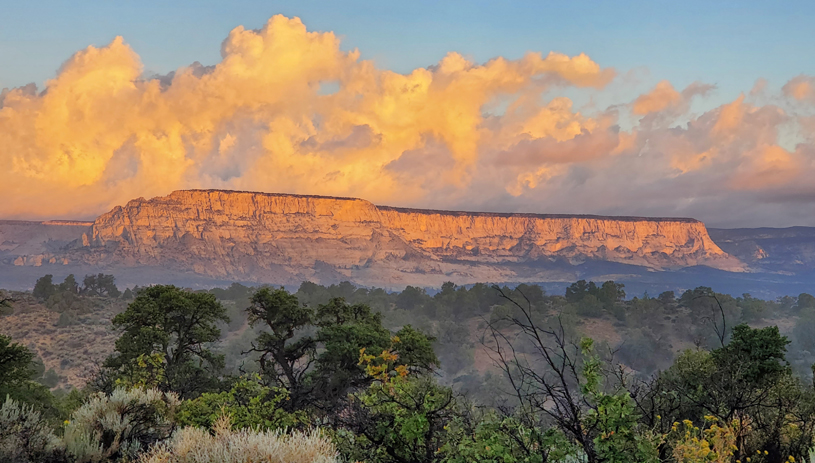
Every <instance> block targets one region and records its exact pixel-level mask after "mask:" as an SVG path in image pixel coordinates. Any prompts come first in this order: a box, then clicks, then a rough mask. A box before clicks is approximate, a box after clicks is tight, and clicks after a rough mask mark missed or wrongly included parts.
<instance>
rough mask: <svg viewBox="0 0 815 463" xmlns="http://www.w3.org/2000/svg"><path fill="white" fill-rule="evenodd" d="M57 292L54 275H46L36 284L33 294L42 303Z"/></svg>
mask: <svg viewBox="0 0 815 463" xmlns="http://www.w3.org/2000/svg"><path fill="white" fill-rule="evenodd" d="M56 292H57V289H56V285H55V284H54V275H45V276H44V277H42V278H39V279H38V280H37V282H36V283H35V284H34V290H33V291H31V294H32V295H33V296H34V297H36V298H37V299H40V300H42V301H44V300H46V299H48V298H49V297H51V296H52V295H53V294H54V293H56Z"/></svg>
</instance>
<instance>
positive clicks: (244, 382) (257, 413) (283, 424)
mask: <svg viewBox="0 0 815 463" xmlns="http://www.w3.org/2000/svg"><path fill="white" fill-rule="evenodd" d="M259 379H260V378H255V377H250V378H240V379H238V380H237V381H236V382H235V383H234V384H233V385H232V387H231V389H230V390H229V391H225V392H205V393H204V394H201V396H200V397H197V398H195V399H193V400H187V401H184V402H183V403H182V404H181V407H180V408H179V410H178V414H177V417H176V421H177V422H178V424H179V425H181V426H197V427H202V428H208V429H209V428H212V425H213V424H214V423H215V421H216V420H217V419H218V417H220V416H221V415H222V414H224V413H227V414H229V416H230V417H231V419H232V425H233V426H234V427H236V428H238V429H241V428H252V429H260V430H275V429H292V428H294V427H298V426H303V425H306V424H307V420H308V416H307V415H306V414H305V413H304V412H303V411H298V412H295V413H289V412H287V411H285V410H284V409H283V404H285V403H286V402H287V401H288V400H289V396H288V393H287V392H286V391H285V390H284V389H278V388H269V387H266V386H264V385H263V384H262V383H261V382H260V381H259Z"/></svg>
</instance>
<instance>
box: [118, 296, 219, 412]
mask: <svg viewBox="0 0 815 463" xmlns="http://www.w3.org/2000/svg"><path fill="white" fill-rule="evenodd" d="M228 321H229V320H228V318H227V317H226V311H225V309H224V307H223V305H221V304H220V303H219V302H218V301H217V300H216V299H215V296H213V295H212V294H208V293H193V292H189V291H185V290H182V289H179V288H176V287H175V286H161V285H159V286H151V287H149V288H145V289H143V290H142V291H140V292H139V294H138V296H136V299H134V300H133V302H132V303H130V305H129V306H128V307H127V310H126V311H125V312H123V313H120V314H118V315H116V317H114V319H113V326H114V327H115V328H117V329H119V330H121V331H122V335H121V337H119V339H117V340H116V354H114V355H113V356H111V357H109V358H108V359H107V360H106V361H105V366H106V367H108V368H111V369H113V370H115V371H116V372H117V374H118V375H121V376H123V377H129V376H131V375H132V374H133V373H134V371H133V368H134V365H135V362H136V360H137V359H138V358H139V357H140V356H143V355H147V356H149V355H151V354H155V353H158V354H161V355H163V356H164V361H165V362H166V365H165V375H166V378H165V380H164V381H163V382H162V384H161V385H160V387H161V388H162V389H163V390H171V391H175V392H178V393H179V394H181V396H182V397H194V396H196V395H198V394H200V393H201V392H204V391H207V390H210V389H211V388H213V387H216V385H217V383H218V380H217V373H218V372H219V371H220V369H222V368H223V356H221V355H216V354H215V353H214V352H213V351H212V350H211V349H210V348H208V347H207V345H208V343H213V342H215V341H217V340H218V339H219V338H220V336H221V331H220V330H219V329H218V328H217V323H218V322H228Z"/></svg>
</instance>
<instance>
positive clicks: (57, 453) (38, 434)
mask: <svg viewBox="0 0 815 463" xmlns="http://www.w3.org/2000/svg"><path fill="white" fill-rule="evenodd" d="M0 461H4V462H14V463H25V462H37V463H40V462H60V461H64V448H63V445H62V442H61V441H60V440H59V438H58V437H57V436H55V435H54V432H53V431H52V429H51V427H50V425H49V423H48V422H47V420H46V419H45V418H43V417H42V415H40V413H39V412H37V411H36V410H34V407H32V406H30V405H26V404H21V403H18V402H16V401H14V400H13V399H11V398H10V397H8V396H7V397H6V401H5V402H4V403H3V406H2V407H0Z"/></svg>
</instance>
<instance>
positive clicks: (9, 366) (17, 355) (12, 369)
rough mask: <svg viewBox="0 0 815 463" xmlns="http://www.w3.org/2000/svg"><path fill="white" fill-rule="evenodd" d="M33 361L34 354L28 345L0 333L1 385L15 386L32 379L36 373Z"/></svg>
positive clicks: (4, 386)
mask: <svg viewBox="0 0 815 463" xmlns="http://www.w3.org/2000/svg"><path fill="white" fill-rule="evenodd" d="M33 361H34V354H33V353H32V352H31V351H30V350H28V348H27V347H25V346H21V345H19V344H17V343H12V342H11V338H10V337H8V336H3V335H0V387H3V388H4V389H6V388H9V387H14V386H17V385H19V384H20V383H22V382H25V381H28V380H29V379H31V377H32V376H33V375H34V369H33V368H32V367H33V365H32V362H33ZM4 392H7V391H4Z"/></svg>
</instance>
